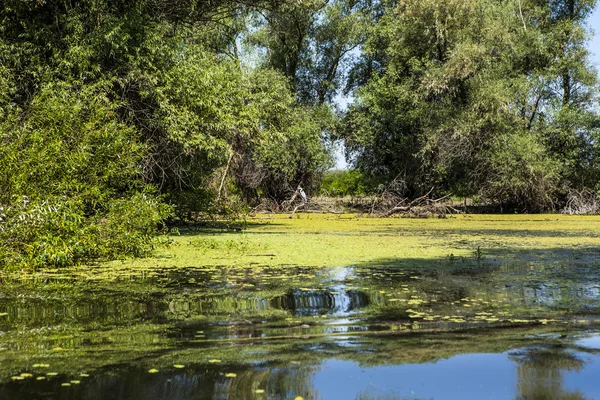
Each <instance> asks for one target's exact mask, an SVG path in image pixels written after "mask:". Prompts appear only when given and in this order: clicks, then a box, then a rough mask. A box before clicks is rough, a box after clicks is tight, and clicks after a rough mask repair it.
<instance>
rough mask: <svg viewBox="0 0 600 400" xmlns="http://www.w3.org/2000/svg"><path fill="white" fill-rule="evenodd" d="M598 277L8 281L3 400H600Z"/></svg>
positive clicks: (1, 314) (1, 326)
mask: <svg viewBox="0 0 600 400" xmlns="http://www.w3.org/2000/svg"><path fill="white" fill-rule="evenodd" d="M597 271H598V269H597V268H593V266H590V265H588V264H584V263H581V264H574V265H571V266H570V267H569V268H565V267H564V265H563V264H558V263H555V264H545V265H532V264H510V265H500V264H489V265H488V264H485V265H463V264H461V263H460V262H458V263H455V262H450V263H448V264H447V265H443V266H440V267H439V268H418V267H415V268H414V269H407V268H397V267H369V266H361V267H358V266H349V267H337V268H316V267H315V268H310V267H302V268H299V267H286V268H273V267H261V266H253V267H252V268H235V267H225V266H224V267H213V268H195V267H189V268H184V269H176V268H172V269H167V270H163V271H159V272H158V271H150V272H148V273H143V274H137V273H136V274H134V273H132V272H131V271H129V272H126V273H121V274H120V275H117V276H113V277H111V278H110V279H98V280H86V279H82V278H80V277H76V276H70V275H68V274H66V273H64V274H53V275H50V274H48V275H38V276H36V279H35V280H24V281H19V282H16V281H5V282H3V283H2V289H3V290H2V292H1V294H0V399H161V400H162V399H178V400H179V399H294V398H295V397H297V396H300V397H302V398H304V399H362V400H366V399H380V400H383V399H584V398H586V399H587V398H589V399H594V398H600V383H598V382H599V381H598V379H597V377H598V376H600V358H599V357H600V333H598V332H600V331H599V329H600V323H598V321H597V320H598V318H597V315H599V311H600V290H599V287H600V285H598V284H596V282H599V280H598V278H599V276H598V274H599V272H597ZM475 272H476V273H475Z"/></svg>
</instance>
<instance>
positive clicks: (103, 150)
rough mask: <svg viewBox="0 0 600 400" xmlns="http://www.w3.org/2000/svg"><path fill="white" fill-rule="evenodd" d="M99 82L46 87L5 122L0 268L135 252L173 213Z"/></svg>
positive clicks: (0, 155) (0, 132) (0, 159)
mask: <svg viewBox="0 0 600 400" xmlns="http://www.w3.org/2000/svg"><path fill="white" fill-rule="evenodd" d="M115 109H116V105H115V104H114V103H112V102H111V101H109V100H108V99H107V98H106V97H105V96H104V95H103V90H102V88H101V87H81V86H79V85H77V84H71V85H68V84H56V85H48V86H47V87H45V88H43V89H41V90H40V92H39V94H38V95H37V96H36V97H35V98H34V99H33V100H32V101H31V103H30V105H29V108H28V110H27V113H23V112H21V111H20V110H15V111H14V112H12V113H10V114H9V115H8V116H7V117H6V118H4V119H3V120H2V123H1V125H0V127H1V128H0V139H1V141H2V143H3V144H4V146H2V148H0V180H1V182H2V186H3V188H4V190H3V191H2V193H1V195H0V205H1V206H2V208H3V211H2V219H1V220H0V239H1V240H0V267H2V268H18V267H38V266H42V265H53V266H65V265H71V264H73V263H78V262H82V261H88V260H92V259H97V258H114V257H118V256H123V255H141V254H143V253H144V252H146V251H147V250H148V249H149V248H150V247H149V246H150V238H151V237H152V236H154V235H155V234H156V231H157V227H158V226H159V223H160V222H161V221H162V219H163V218H165V217H166V216H167V215H168V214H169V208H168V207H166V206H164V205H161V204H160V202H159V201H158V199H157V198H156V197H155V196H154V195H153V194H152V189H151V188H150V187H149V186H147V185H146V184H145V183H144V182H143V181H142V180H141V178H140V170H141V162H142V160H143V157H144V154H145V149H144V147H143V146H141V145H140V144H139V143H138V142H137V141H136V140H135V138H136V135H135V132H134V131H133V130H132V129H131V128H130V127H127V126H126V125H124V124H122V123H119V122H118V121H117V120H116V113H115Z"/></svg>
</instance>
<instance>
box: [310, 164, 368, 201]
mask: <svg viewBox="0 0 600 400" xmlns="http://www.w3.org/2000/svg"><path fill="white" fill-rule="evenodd" d="M373 191H374V187H373V183H372V182H369V180H368V179H367V178H366V177H365V176H364V175H363V174H362V173H361V172H360V171H359V170H357V169H349V170H342V171H340V170H335V171H327V172H326V173H325V174H324V176H323V182H322V184H321V194H322V195H325V196H365V195H368V194H371V193H372V192H373Z"/></svg>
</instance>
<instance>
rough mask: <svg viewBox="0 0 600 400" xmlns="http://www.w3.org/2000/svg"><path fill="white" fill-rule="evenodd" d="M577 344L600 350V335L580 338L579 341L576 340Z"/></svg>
mask: <svg viewBox="0 0 600 400" xmlns="http://www.w3.org/2000/svg"><path fill="white" fill-rule="evenodd" d="M575 345H576V346H580V347H585V348H587V349H593V350H600V335H595V336H590V337H586V338H583V339H580V340H578V341H577V342H575ZM599 378H600V376H599Z"/></svg>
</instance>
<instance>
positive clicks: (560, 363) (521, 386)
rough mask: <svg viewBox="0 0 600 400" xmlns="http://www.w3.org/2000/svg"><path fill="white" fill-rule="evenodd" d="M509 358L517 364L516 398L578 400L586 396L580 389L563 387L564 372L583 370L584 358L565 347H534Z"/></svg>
mask: <svg viewBox="0 0 600 400" xmlns="http://www.w3.org/2000/svg"><path fill="white" fill-rule="evenodd" d="M510 358H511V359H512V360H514V361H516V362H517V363H518V367H517V374H518V383H517V389H518V392H519V394H518V395H517V397H516V398H517V399H522V400H538V399H539V400H549V399H561V400H569V399H573V400H577V399H585V398H586V397H584V396H583V394H581V392H579V391H575V392H567V391H565V390H564V388H563V372H565V371H576V372H578V371H581V370H582V369H583V367H584V365H585V361H584V360H582V359H580V358H579V357H577V355H575V354H573V353H570V352H568V351H567V350H566V349H565V348H563V347H547V348H540V347H534V348H529V349H525V350H521V351H518V352H513V353H511V355H510Z"/></svg>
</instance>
